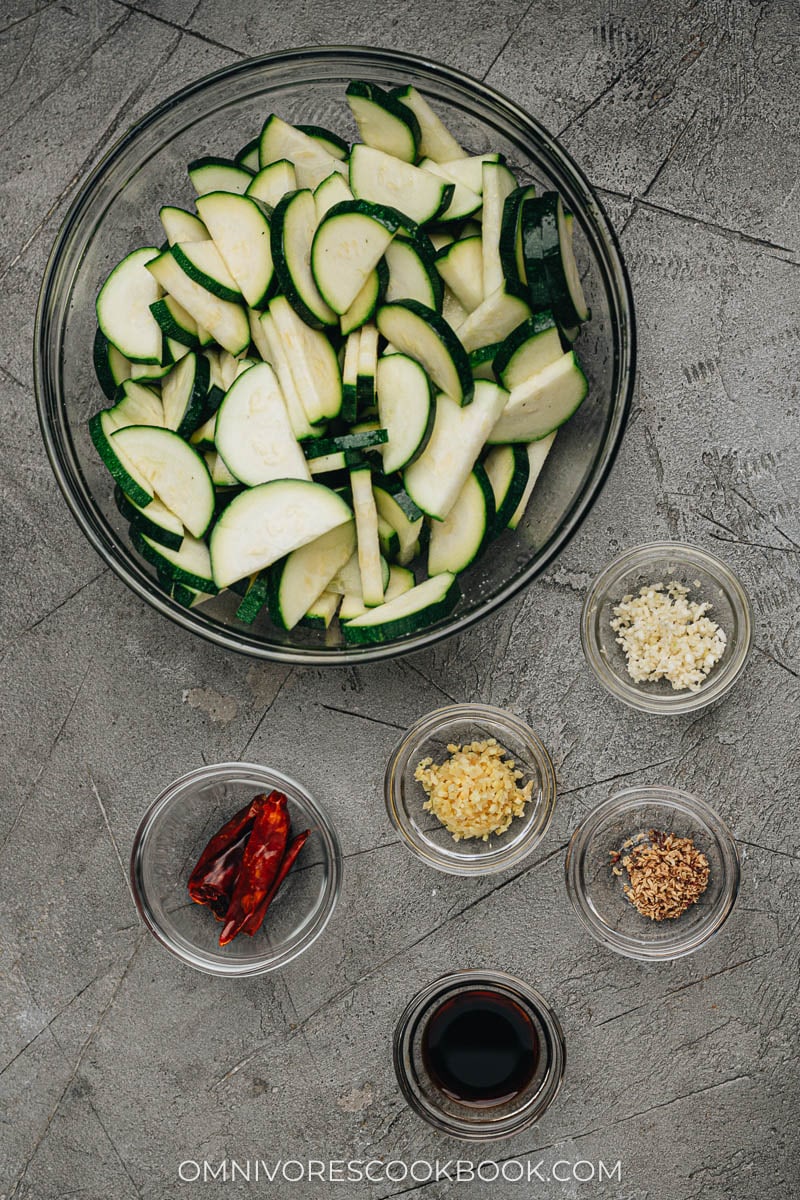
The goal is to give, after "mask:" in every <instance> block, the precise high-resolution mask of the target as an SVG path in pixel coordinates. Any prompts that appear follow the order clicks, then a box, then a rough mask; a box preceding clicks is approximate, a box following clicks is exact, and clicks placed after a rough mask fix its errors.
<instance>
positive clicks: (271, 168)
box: [245, 158, 297, 208]
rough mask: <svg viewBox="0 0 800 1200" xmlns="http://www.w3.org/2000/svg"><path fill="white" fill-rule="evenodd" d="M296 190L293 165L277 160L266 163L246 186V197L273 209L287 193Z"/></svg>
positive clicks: (282, 159)
mask: <svg viewBox="0 0 800 1200" xmlns="http://www.w3.org/2000/svg"><path fill="white" fill-rule="evenodd" d="M296 190H297V172H296V171H295V169H294V163H290V162H289V160H288V159H286V158H279V159H278V161H277V162H271V163H268V164H267V166H266V167H262V168H261V170H260V171H258V172H257V173H256V174H255V175H254V176H253V178H252V179H251V180H250V183H249V184H248V185H247V191H246V192H245V195H246V196H251V197H252V198H253V200H260V201H261V202H262V203H263V204H268V205H269V207H270V208H275V207H276V206H277V204H278V202H279V201H280V200H282V199H283V197H284V196H285V195H286V193H287V192H294V191H296Z"/></svg>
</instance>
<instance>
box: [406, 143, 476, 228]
mask: <svg viewBox="0 0 800 1200" xmlns="http://www.w3.org/2000/svg"><path fill="white" fill-rule="evenodd" d="M419 165H420V169H421V170H423V171H427V172H428V173H429V174H430V175H433V176H435V177H436V178H437V179H442V180H444V182H445V183H449V184H452V187H453V194H452V195H451V197H450V203H449V204H448V205H447V207H446V208H443V209H442V211H441V212H440V213H438V214H437V217H436V219H437V221H446V222H450V221H463V220H464V219H465V218H466V217H471V216H473V214H474V213H477V212H479V211H480V207H481V205H482V204H483V200H482V198H481V196H480V195H479V194H478V192H473V191H472V189H471V188H468V187H465V186H464V184H463V183H459V181H458V180H457V179H454V178H453V176H452V175H450V174H448V172H447V171H446V170H445V168H444V167H443V166H440V165H439V163H437V162H434V161H433V159H432V158H423V159H422V161H421V162H420V164H419Z"/></svg>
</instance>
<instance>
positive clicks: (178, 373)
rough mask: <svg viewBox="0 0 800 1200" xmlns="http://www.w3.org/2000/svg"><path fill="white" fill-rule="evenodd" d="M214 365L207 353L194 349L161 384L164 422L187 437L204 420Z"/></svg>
mask: <svg viewBox="0 0 800 1200" xmlns="http://www.w3.org/2000/svg"><path fill="white" fill-rule="evenodd" d="M209 379H210V368H209V363H208V359H207V358H206V357H205V355H204V354H195V353H193V352H192V351H190V352H189V353H188V354H186V355H184V357H183V358H182V359H181V360H180V362H178V363H177V364H176V365H175V366H174V367H173V368H172V370H171V371H170V373H169V375H168V376H167V377H166V379H165V380H164V383H163V384H162V387H161V403H162V406H163V409H164V425H165V427H166V428H167V429H174V430H175V432H176V433H177V434H178V436H179V437H182V438H186V437H189V435H190V434H192V433H194V431H195V430H196V429H197V428H198V427H199V426H200V425H201V424H202V422H203V419H204V417H205V414H206V400H207V397H208V385H209Z"/></svg>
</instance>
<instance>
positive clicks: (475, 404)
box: [403, 379, 509, 521]
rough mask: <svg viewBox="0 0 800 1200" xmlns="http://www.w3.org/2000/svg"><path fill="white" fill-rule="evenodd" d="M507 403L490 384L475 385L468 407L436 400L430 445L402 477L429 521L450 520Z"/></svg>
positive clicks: (503, 394) (503, 393)
mask: <svg viewBox="0 0 800 1200" xmlns="http://www.w3.org/2000/svg"><path fill="white" fill-rule="evenodd" d="M508 398H509V397H508V392H506V391H504V389H503V388H501V387H498V386H497V384H496V383H490V382H489V381H488V380H486V379H479V380H478V381H477V382H476V384H475V398H474V400H473V401H472V404H470V405H468V406H467V407H466V408H462V407H461V406H460V405H458V404H456V402H455V401H454V400H451V399H450V397H449V396H437V398H436V419H435V421H434V424H433V433H432V434H431V436H430V440H429V441H428V444H427V446H426V447H425V449H424V450H423V452H422V454H421V455H420V457H419V458H418V459H417V460H416V462H413V463H412V464H411V465H410V466H409V467H406V469H405V471H404V472H403V483H404V484H405V487H406V490H407V492H408V494H409V496H411V499H412V500H413V501H414V503H415V504H416V505H417V506H418V507H419V508H420V509H421V510H422V511H423V512H424V513H427V515H428V516H429V517H433V518H434V520H436V521H444V520H445V518H446V517H447V515H448V513H449V512H450V510H451V508H452V507H453V505H454V504H455V502H456V500H457V499H458V496H459V494H460V492H461V489H462V488H463V486H464V484H465V483H466V480H467V476H468V475H469V473H470V471H471V470H472V468H473V467H474V466H475V463H476V462H477V460H478V455H479V454H480V453H481V451H482V449H483V447H484V444H485V442H486V439H487V437H488V436H489V434H490V433H491V431H492V430H493V429H494V427H495V426H496V425H497V422H498V419H499V418H500V414H501V413H502V412H503V410H504V408H505V406H506V402H507V400H508ZM506 440H508V439H506Z"/></svg>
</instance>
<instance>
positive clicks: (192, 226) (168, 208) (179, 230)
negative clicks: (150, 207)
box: [158, 204, 211, 246]
mask: <svg viewBox="0 0 800 1200" xmlns="http://www.w3.org/2000/svg"><path fill="white" fill-rule="evenodd" d="M158 215H159V217H160V219H161V225H162V227H163V230H164V234H165V236H166V239H167V241H168V242H169V244H170V246H174V245H175V243H176V242H207V241H208V239H209V238H210V237H211V234H210V233H209V232H208V230H207V229H206V227H205V225H204V224H203V222H202V221H201V220H200V218H199V217H196V216H195V215H194V213H190V212H186V210H185V209H183V208H176V207H175V205H174V204H165V205H164V206H163V208H160V209H159V211H158Z"/></svg>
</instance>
